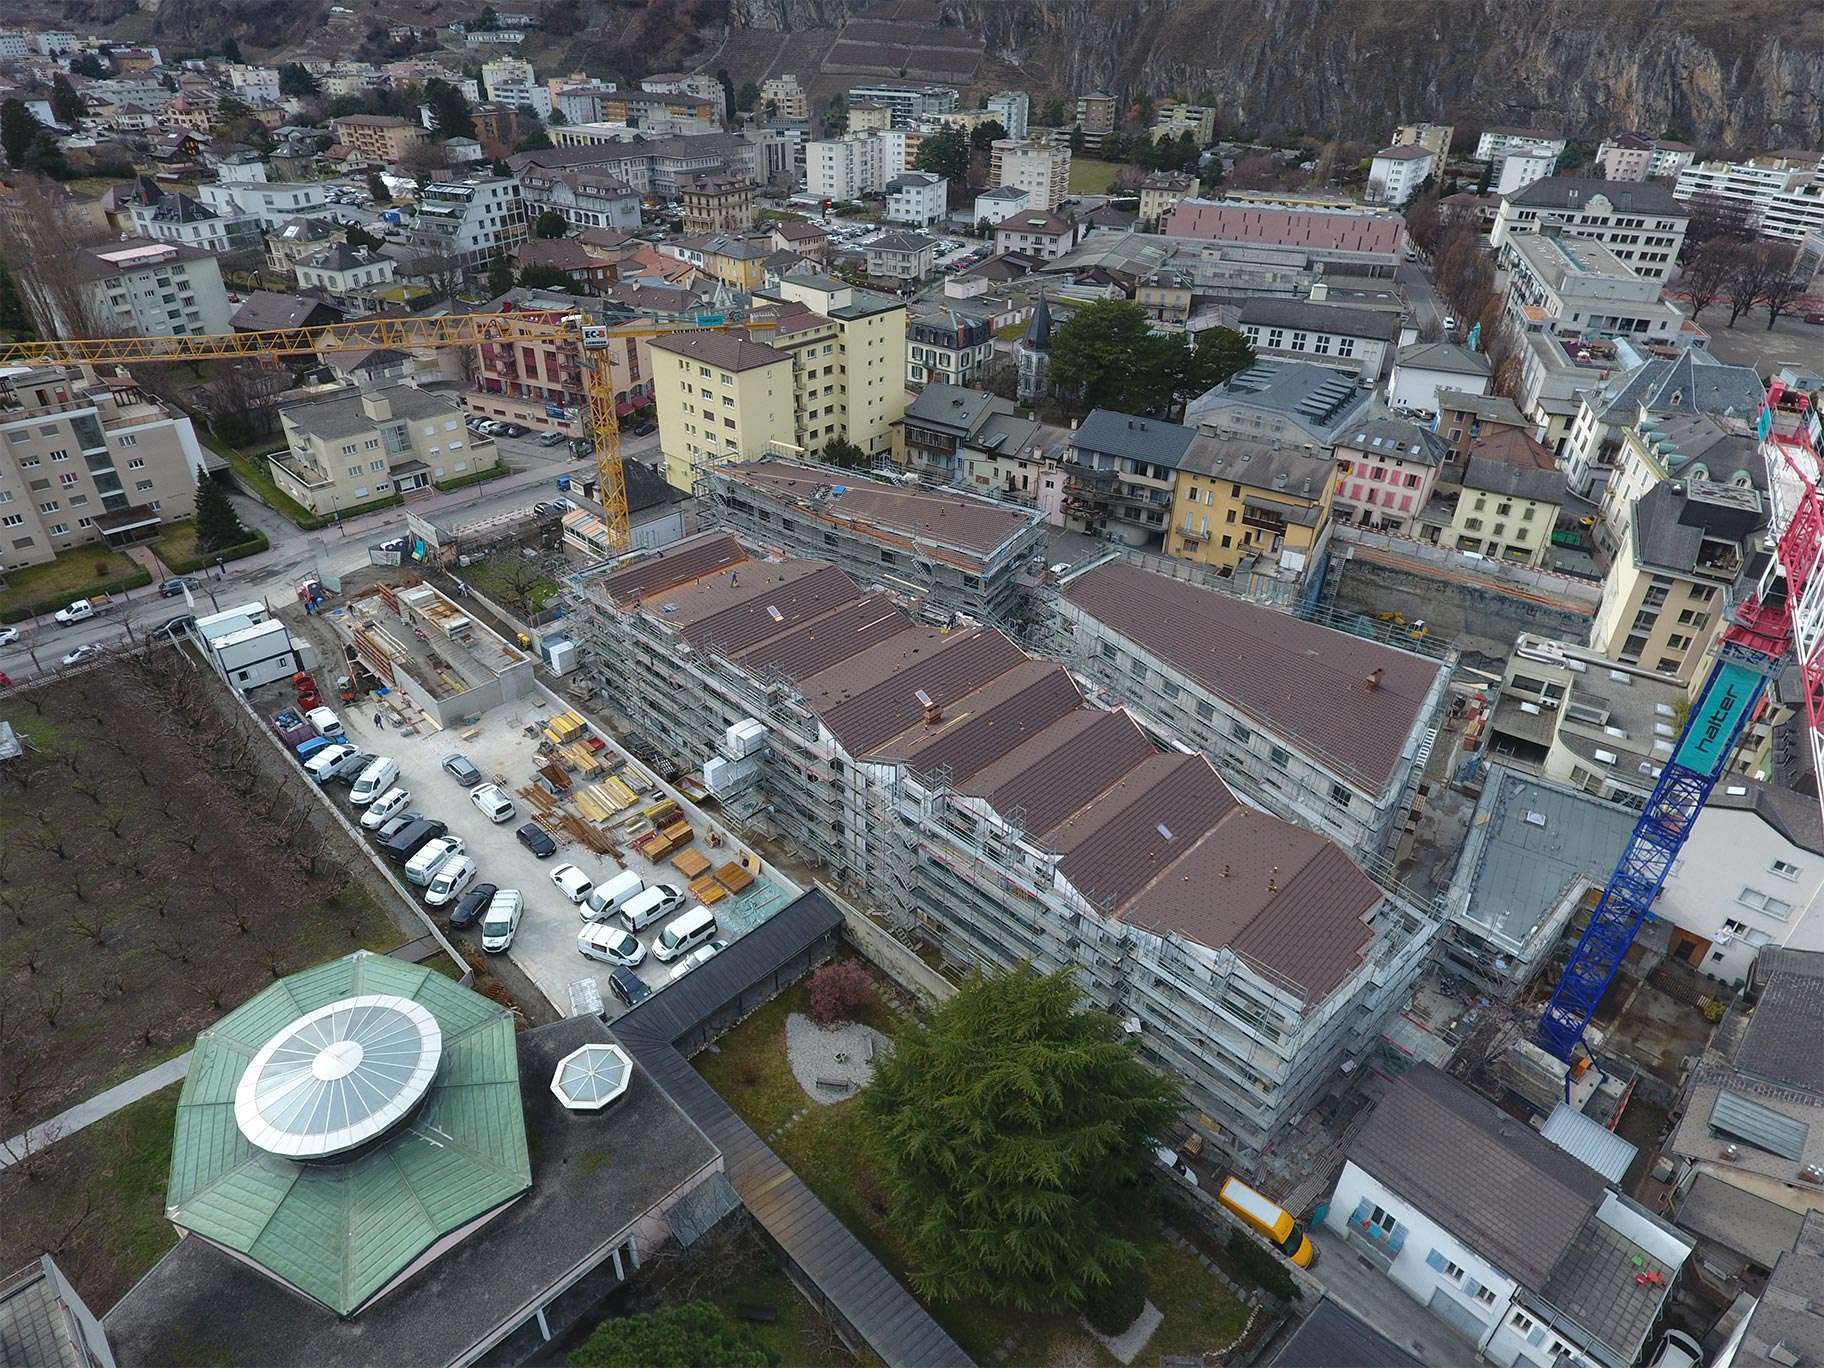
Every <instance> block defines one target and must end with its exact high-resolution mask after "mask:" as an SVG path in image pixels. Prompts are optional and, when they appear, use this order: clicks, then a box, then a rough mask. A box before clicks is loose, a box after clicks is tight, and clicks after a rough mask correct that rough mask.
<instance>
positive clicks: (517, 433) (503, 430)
mask: <svg viewBox="0 0 1824 1368" xmlns="http://www.w3.org/2000/svg"><path fill="white" fill-rule="evenodd" d="M530 431H532V429H531V428H529V427H527V426H526V425H525V424H524V423H502V424H501V425H500V435H501V436H502V437H524V436H525V435H526V434H527V433H528V432H530Z"/></svg>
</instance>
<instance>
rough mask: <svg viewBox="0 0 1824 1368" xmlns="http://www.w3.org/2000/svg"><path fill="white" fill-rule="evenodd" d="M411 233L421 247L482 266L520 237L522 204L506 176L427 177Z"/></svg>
mask: <svg viewBox="0 0 1824 1368" xmlns="http://www.w3.org/2000/svg"><path fill="white" fill-rule="evenodd" d="M413 236H414V237H415V238H416V240H417V244H418V245H419V246H420V247H421V248H422V249H423V250H425V251H428V252H431V253H433V254H434V255H438V256H451V257H454V258H456V260H457V261H459V262H461V263H462V264H463V265H464V266H466V267H468V268H470V269H477V268H481V269H485V268H486V267H487V265H488V263H489V262H491V261H493V260H494V258H495V257H496V256H499V255H500V254H501V253H503V252H510V251H512V249H513V248H515V247H517V246H518V245H519V244H520V243H522V242H524V241H525V240H526V202H525V199H524V198H523V197H522V196H521V194H520V186H519V181H518V180H517V179H516V178H514V177H512V176H470V177H469V178H467V179H466V180H460V181H432V182H431V183H430V184H428V185H426V186H425V187H424V188H423V189H422V190H420V191H419V192H418V217H417V220H416V222H415V223H414V225H413Z"/></svg>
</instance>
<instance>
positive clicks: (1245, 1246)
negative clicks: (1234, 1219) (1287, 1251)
mask: <svg viewBox="0 0 1824 1368" xmlns="http://www.w3.org/2000/svg"><path fill="white" fill-rule="evenodd" d="M1229 1258H1230V1260H1231V1261H1232V1262H1233V1263H1234V1265H1235V1269H1236V1271H1237V1272H1239V1273H1240V1274H1241V1275H1242V1276H1243V1277H1245V1278H1247V1279H1249V1280H1250V1281H1252V1282H1255V1283H1257V1284H1259V1285H1260V1286H1261V1287H1264V1288H1265V1289H1266V1290H1267V1291H1269V1292H1271V1293H1272V1294H1273V1295H1274V1296H1276V1297H1278V1298H1279V1299H1280V1300H1281V1301H1297V1300H1299V1298H1300V1297H1302V1296H1303V1295H1304V1294H1303V1293H1302V1292H1300V1291H1299V1290H1298V1284H1297V1283H1295V1282H1293V1281H1292V1275H1291V1274H1290V1273H1288V1272H1286V1270H1285V1269H1284V1268H1283V1267H1281V1266H1280V1262H1279V1260H1278V1259H1276V1258H1274V1257H1273V1256H1272V1255H1271V1254H1269V1253H1267V1251H1266V1250H1265V1249H1263V1248H1262V1247H1261V1246H1260V1244H1259V1243H1258V1242H1257V1241H1255V1240H1250V1239H1249V1238H1248V1237H1247V1236H1246V1235H1243V1234H1242V1233H1241V1232H1240V1231H1239V1230H1231V1231H1230V1232H1229Z"/></svg>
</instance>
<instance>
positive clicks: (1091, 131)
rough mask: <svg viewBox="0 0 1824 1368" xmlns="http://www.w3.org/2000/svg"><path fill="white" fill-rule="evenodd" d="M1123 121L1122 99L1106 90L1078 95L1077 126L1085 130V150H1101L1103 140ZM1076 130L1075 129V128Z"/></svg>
mask: <svg viewBox="0 0 1824 1368" xmlns="http://www.w3.org/2000/svg"><path fill="white" fill-rule="evenodd" d="M1120 122H1121V101H1120V100H1119V99H1118V98H1117V97H1115V96H1113V95H1110V94H1109V93H1108V92H1107V91H1106V90H1092V91H1090V93H1089V94H1087V95H1079V96H1077V124H1076V126H1077V128H1080V129H1082V130H1083V150H1084V151H1085V152H1099V151H1101V149H1102V140H1103V139H1104V138H1106V137H1107V136H1108V135H1109V134H1110V133H1113V132H1114V131H1115V128H1116V126H1117V125H1118V124H1119V123H1120ZM1073 131H1074V130H1073Z"/></svg>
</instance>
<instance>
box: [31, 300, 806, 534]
mask: <svg viewBox="0 0 1824 1368" xmlns="http://www.w3.org/2000/svg"><path fill="white" fill-rule="evenodd" d="M773 326H774V323H773V321H772V320H771V319H769V318H758V319H753V320H750V321H748V322H745V323H711V324H696V325H690V324H682V325H669V326H668V325H664V324H651V325H647V324H637V325H629V324H622V323H605V324H598V323H591V322H589V321H588V319H587V317H586V316H585V315H582V314H576V313H571V314H564V315H562V316H561V317H560V318H558V319H557V320H556V321H553V319H552V316H551V314H550V313H535V312H531V311H526V312H509V313H472V314H452V315H450V316H449V317H446V318H364V319H357V320H355V321H354V322H350V323H327V324H324V325H322V326H321V327H315V328H275V329H272V330H270V331H263V332H240V333H208V334H185V333H164V334H158V335H155V336H150V337H80V338H57V339H53V340H51V341H48V342H8V343H0V366H44V365H75V364H79V363H84V362H87V363H89V364H97V363H99V364H109V363H113V364H120V365H132V364H133V363H135V362H150V361H161V362H162V361H220V360H224V359H232V358H235V357H248V358H253V359H256V360H263V359H265V358H267V357H276V356H312V355H316V354H318V353H322V352H332V351H352V350H358V349H371V348H379V347H386V348H391V349H392V350H394V351H411V350H414V349H416V348H420V347H478V346H482V345H483V344H485V343H490V342H546V343H549V342H553V341H556V342H566V341H567V342H572V343H574V344H575V345H576V347H577V349H578V351H579V352H580V353H581V356H582V375H583V394H584V396H585V399H586V400H587V403H588V406H589V436H590V438H591V440H592V441H593V442H594V443H595V460H596V469H597V470H598V471H599V472H600V476H601V478H600V480H599V482H598V485H597V489H596V494H597V498H598V501H599V502H600V503H601V505H602V513H603V521H604V522H605V523H606V524H607V526H608V536H609V538H610V539H611V540H612V541H613V543H614V546H615V548H616V549H617V550H625V549H626V548H627V547H629V546H630V545H632V542H633V538H632V534H631V532H630V530H629V528H628V523H627V481H626V477H625V475H624V473H623V472H622V469H621V423H620V416H619V415H618V414H616V413H615V411H614V368H613V360H612V358H611V356H610V353H609V348H610V347H611V346H612V345H613V343H614V342H615V341H616V340H617V339H619V338H624V337H658V336H662V335H664V334H666V333H674V332H702V331H722V330H725V329H728V328H752V329H755V330H760V329H766V328H771V327H773Z"/></svg>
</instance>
